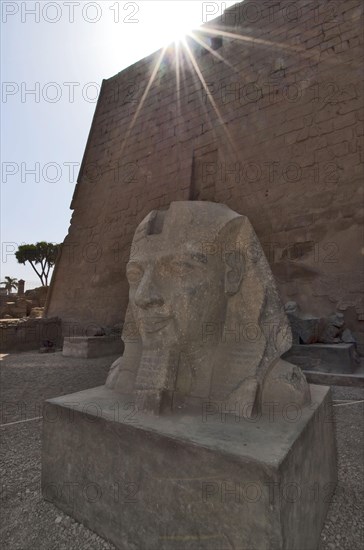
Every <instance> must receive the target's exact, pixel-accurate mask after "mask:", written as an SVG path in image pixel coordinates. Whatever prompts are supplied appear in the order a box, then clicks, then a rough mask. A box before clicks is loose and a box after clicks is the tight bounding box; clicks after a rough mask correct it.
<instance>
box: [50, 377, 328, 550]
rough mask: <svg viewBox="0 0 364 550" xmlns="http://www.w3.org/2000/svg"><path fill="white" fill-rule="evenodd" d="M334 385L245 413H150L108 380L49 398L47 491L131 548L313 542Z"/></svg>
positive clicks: (301, 549)
mask: <svg viewBox="0 0 364 550" xmlns="http://www.w3.org/2000/svg"><path fill="white" fill-rule="evenodd" d="M329 391H330V390H329V388H326V387H324V386H311V392H312V404H311V405H310V406H309V407H306V408H305V409H302V410H298V409H297V407H295V406H289V407H285V409H284V410H281V411H280V412H279V413H278V412H277V411H278V409H277V408H276V407H275V406H274V404H272V407H269V410H267V411H265V414H264V416H262V417H261V418H256V419H254V420H246V419H243V418H242V417H241V415H240V411H239V408H238V406H237V409H236V410H235V411H234V414H231V413H230V414H226V413H225V411H223V410H219V409H218V407H217V406H215V405H214V404H213V403H206V404H205V405H204V406H203V410H202V411H201V415H195V416H187V415H185V414H182V413H181V414H173V415H169V416H162V417H154V416H147V415H142V414H141V413H139V412H138V411H137V410H135V406H134V403H133V402H132V400H129V399H127V398H126V397H124V398H121V396H120V395H119V394H116V393H115V392H113V391H111V390H108V389H107V388H105V387H103V386H102V387H99V388H94V389H92V390H86V391H83V392H79V393H75V394H72V395H68V396H63V397H59V398H56V399H51V400H49V401H48V402H47V405H46V408H45V411H44V432H43V457H42V491H43V495H44V497H45V498H46V499H47V500H50V501H51V502H53V503H54V504H56V505H57V506H58V507H59V508H61V509H62V510H64V511H65V512H66V513H67V514H69V515H71V516H73V517H74V518H76V519H77V520H78V521H80V522H82V523H84V524H85V525H86V526H87V527H89V528H90V529H92V530H93V531H95V532H96V533H98V534H99V535H101V536H102V537H104V538H105V539H108V540H110V541H112V542H113V543H114V545H115V546H116V547H117V548H118V549H123V550H124V549H125V550H126V549H127V550H136V549H140V550H146V549H148V550H187V549H188V550H201V549H206V550H207V549H208V550H218V549H219V550H223V549H224V550H225V549H239V550H243V549H244V550H248V549H249V550H316V549H317V547H318V541H319V536H320V532H321V529H322V525H323V522H324V519H325V516H326V512H327V508H328V506H329V502H330V498H331V495H332V493H333V491H334V488H335V484H336V479H337V473H336V449H335V440H334V425H333V420H332V415H331V398H330V393H329Z"/></svg>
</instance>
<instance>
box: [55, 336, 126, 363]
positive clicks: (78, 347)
mask: <svg viewBox="0 0 364 550" xmlns="http://www.w3.org/2000/svg"><path fill="white" fill-rule="evenodd" d="M123 351H124V344H123V341H122V340H121V338H115V336H74V337H66V338H64V339H63V350H62V354H63V355H64V356H65V357H85V358H91V357H103V356H105V355H116V354H117V353H122V352H123Z"/></svg>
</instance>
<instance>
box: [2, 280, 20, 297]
mask: <svg viewBox="0 0 364 550" xmlns="http://www.w3.org/2000/svg"><path fill="white" fill-rule="evenodd" d="M0 284H1V285H5V290H6V292H7V293H8V294H11V291H12V289H13V288H14V289H17V288H18V279H15V278H13V277H5V281H2V282H1V283H0Z"/></svg>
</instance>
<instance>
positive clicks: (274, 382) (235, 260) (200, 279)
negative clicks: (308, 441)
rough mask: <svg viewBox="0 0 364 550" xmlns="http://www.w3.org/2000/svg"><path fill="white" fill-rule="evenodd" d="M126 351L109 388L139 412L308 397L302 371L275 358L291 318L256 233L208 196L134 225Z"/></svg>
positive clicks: (257, 405)
mask: <svg viewBox="0 0 364 550" xmlns="http://www.w3.org/2000/svg"><path fill="white" fill-rule="evenodd" d="M126 274H127V278H128V282H129V288H130V290H129V306H128V310H127V314H126V318H125V324H124V330H123V334H122V338H123V340H124V342H125V352H124V355H123V357H121V358H120V359H118V360H117V361H116V362H115V363H114V364H113V365H112V368H111V371H110V374H109V377H108V379H107V382H106V385H107V386H108V387H110V388H112V389H114V390H116V391H118V392H120V393H123V394H128V395H132V396H134V398H135V399H136V402H137V404H138V406H139V407H140V408H141V409H142V410H143V411H145V412H154V413H156V414H159V413H160V412H164V411H167V410H183V411H186V410H195V409H196V408H197V407H200V406H201V403H206V402H211V401H213V402H214V403H219V404H220V405H224V407H226V408H229V407H232V408H233V409H234V408H235V407H236V404H237V403H238V404H239V407H240V410H243V411H244V413H243V414H244V416H247V417H249V416H251V415H252V414H255V412H256V411H259V410H261V409H262V405H263V402H264V400H267V399H268V397H269V399H272V398H274V399H276V400H278V401H279V402H280V403H283V402H286V401H288V402H292V401H294V402H297V403H298V404H299V405H302V404H304V403H306V402H307V401H308V398H309V390H308V386H307V383H306V380H305V378H304V377H303V375H302V373H301V371H300V370H299V369H298V368H297V367H294V366H293V365H290V364H288V363H286V362H284V361H282V360H281V359H280V357H281V355H282V354H283V353H284V352H285V351H287V350H288V349H289V348H290V347H291V343H292V340H291V332H290V328H289V324H288V321H287V318H286V315H285V313H284V310H283V308H282V305H281V303H280V300H279V297H278V293H277V289H276V286H275V282H274V279H273V276H272V273H271V270H270V267H269V265H268V262H267V260H266V258H265V256H264V253H263V250H262V248H261V246H260V243H259V241H258V239H257V237H256V235H255V233H254V230H253V228H252V226H251V224H250V222H249V220H248V219H247V218H246V217H245V216H241V215H239V214H237V213H236V212H234V211H232V210H231V209H230V208H228V207H227V206H225V205H222V204H217V203H211V202H202V201H201V202H198V201H196V202H191V201H186V202H182V201H181V202H172V203H171V205H170V207H169V208H168V210H158V211H152V212H150V213H149V214H148V216H146V218H145V219H144V220H143V221H142V222H141V223H140V225H139V226H138V228H137V230H136V232H135V235H134V239H133V242H132V247H131V253H130V259H129V262H128V264H127V266H126Z"/></svg>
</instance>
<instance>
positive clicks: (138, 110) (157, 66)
mask: <svg viewBox="0 0 364 550" xmlns="http://www.w3.org/2000/svg"><path fill="white" fill-rule="evenodd" d="M167 47H168V46H164V48H163V49H162V52H161V54H160V56H159V58H158V59H157V61H156V64H155V65H154V69H153V72H152V74H151V75H150V78H149V81H148V84H147V86H146V88H145V90H144V93H143V95H142V97H141V99H140V101H139V105H138V107H137V110H136V111H135V113H134V116H133V118H132V120H131V122H130V124H129V126H128V129H127V130H126V132H125V137H124V140H123V142H122V144H121V153H123V151H124V149H125V146H126V142H127V140H128V139H129V136H130V132H131V131H132V129H133V128H134V124H135V122H136V119H137V118H138V116H139V113H140V111H141V110H142V108H143V105H144V102H145V99H146V97H147V95H148V93H149V90H150V88H151V86H152V84H153V82H154V79H155V77H156V75H157V72H158V70H159V67H160V66H161V63H162V60H163V57H164V54H165V53H166V50H167Z"/></svg>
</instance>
